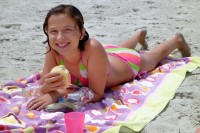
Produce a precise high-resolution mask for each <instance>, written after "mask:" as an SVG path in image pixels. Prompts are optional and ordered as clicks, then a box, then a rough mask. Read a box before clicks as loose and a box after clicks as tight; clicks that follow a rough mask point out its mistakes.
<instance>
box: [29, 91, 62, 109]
mask: <svg viewBox="0 0 200 133" xmlns="http://www.w3.org/2000/svg"><path fill="white" fill-rule="evenodd" d="M58 99H59V95H58V93H57V92H56V91H54V92H50V93H47V94H44V95H42V96H39V97H37V98H34V99H33V100H31V101H30V102H29V103H28V104H27V106H26V108H27V109H28V110H38V111H40V110H42V109H43V108H44V107H46V106H47V105H49V104H52V103H55V102H57V101H58Z"/></svg>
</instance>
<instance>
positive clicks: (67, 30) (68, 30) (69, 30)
mask: <svg viewBox="0 0 200 133" xmlns="http://www.w3.org/2000/svg"><path fill="white" fill-rule="evenodd" d="M71 31H72V29H65V30H64V32H67V33H68V32H71Z"/></svg>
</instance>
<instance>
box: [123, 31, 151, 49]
mask: <svg viewBox="0 0 200 133" xmlns="http://www.w3.org/2000/svg"><path fill="white" fill-rule="evenodd" d="M146 34H147V31H146V30H144V29H142V30H139V31H137V32H136V33H135V34H134V35H133V37H131V38H130V39H128V40H126V41H124V42H122V43H121V44H120V45H121V46H122V47H124V48H130V49H135V47H136V46H137V44H138V42H139V43H140V44H141V46H142V48H141V49H142V50H145V49H147V48H148V44H147V42H146V40H145V37H146Z"/></svg>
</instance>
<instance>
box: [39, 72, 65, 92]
mask: <svg viewBox="0 0 200 133" xmlns="http://www.w3.org/2000/svg"><path fill="white" fill-rule="evenodd" d="M43 81H44V82H43V84H42V85H41V87H40V88H39V89H40V92H41V93H43V94H46V93H49V92H51V91H55V90H58V89H65V88H64V86H65V84H64V83H65V81H63V80H62V76H61V75H60V74H59V73H56V72H50V73H48V74H46V75H45V76H44V80H43Z"/></svg>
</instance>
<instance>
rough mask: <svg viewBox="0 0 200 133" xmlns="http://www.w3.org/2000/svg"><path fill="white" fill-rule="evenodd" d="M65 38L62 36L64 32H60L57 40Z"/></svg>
mask: <svg viewBox="0 0 200 133" xmlns="http://www.w3.org/2000/svg"><path fill="white" fill-rule="evenodd" d="M64 38H65V37H64V35H63V34H62V32H59V33H58V36H57V40H62V39H64Z"/></svg>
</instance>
